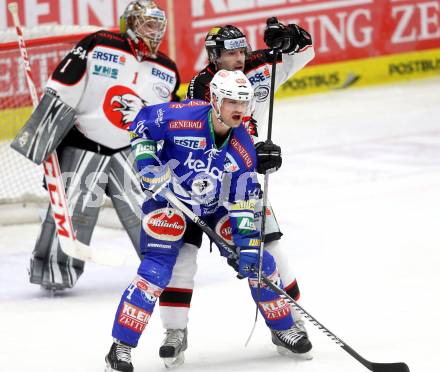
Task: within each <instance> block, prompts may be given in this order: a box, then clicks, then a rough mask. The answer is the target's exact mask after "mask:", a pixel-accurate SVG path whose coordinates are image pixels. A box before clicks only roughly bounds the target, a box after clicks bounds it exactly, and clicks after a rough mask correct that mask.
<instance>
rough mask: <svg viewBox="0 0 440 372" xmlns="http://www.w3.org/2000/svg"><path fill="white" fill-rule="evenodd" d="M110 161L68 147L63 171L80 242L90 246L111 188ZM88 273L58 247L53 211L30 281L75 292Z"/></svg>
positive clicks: (63, 153) (62, 157)
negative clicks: (78, 283)
mask: <svg viewBox="0 0 440 372" xmlns="http://www.w3.org/2000/svg"><path fill="white" fill-rule="evenodd" d="M109 160H110V158H109V157H108V156H103V155H99V154H96V153H93V152H90V151H85V150H80V149H77V148H73V147H69V146H67V147H65V148H64V149H63V150H62V151H61V152H60V168H61V172H62V174H63V178H64V179H65V184H66V194H67V198H68V201H69V205H70V206H71V208H70V209H71V210H73V213H72V223H73V227H74V230H75V231H76V234H77V235H76V236H77V239H78V240H79V241H80V242H82V243H84V244H89V243H90V240H91V237H92V233H93V230H94V227H95V225H96V221H97V219H98V213H99V207H100V206H101V205H102V198H103V194H104V189H105V187H106V184H107V177H106V172H107V169H108V165H109ZM83 270H84V262H83V261H80V260H76V259H72V258H71V257H69V256H67V255H65V254H64V253H63V251H62V250H61V247H60V246H59V243H58V238H57V235H56V230H55V223H54V220H53V217H52V212H51V209H50V207H49V209H48V213H47V215H46V219H45V221H44V223H43V225H42V227H41V233H40V235H39V237H38V240H37V243H36V246H35V249H34V252H33V254H32V258H31V267H30V281H31V283H36V284H41V285H43V286H44V287H46V288H54V289H63V288H72V287H73V286H74V285H75V283H76V281H77V280H78V278H79V276H80V275H81V274H82V272H83Z"/></svg>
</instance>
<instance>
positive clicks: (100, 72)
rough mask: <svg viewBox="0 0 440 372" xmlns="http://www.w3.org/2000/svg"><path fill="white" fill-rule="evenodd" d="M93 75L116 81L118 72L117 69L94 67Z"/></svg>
mask: <svg viewBox="0 0 440 372" xmlns="http://www.w3.org/2000/svg"><path fill="white" fill-rule="evenodd" d="M93 75H97V76H104V77H108V78H112V79H117V78H118V75H119V70H118V69H117V68H112V67H107V66H101V65H95V66H94V70H93Z"/></svg>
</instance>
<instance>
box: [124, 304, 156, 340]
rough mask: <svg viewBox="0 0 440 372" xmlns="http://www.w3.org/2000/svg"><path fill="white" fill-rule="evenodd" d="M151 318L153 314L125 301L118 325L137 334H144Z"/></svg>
mask: <svg viewBox="0 0 440 372" xmlns="http://www.w3.org/2000/svg"><path fill="white" fill-rule="evenodd" d="M150 316H151V313H149V312H147V311H145V310H144V309H142V308H140V307H137V306H134V305H132V304H130V303H129V302H125V301H124V303H123V304H122V308H121V309H120V310H119V314H118V323H119V324H120V325H121V326H122V327H124V328H128V329H131V330H132V331H134V332H136V333H142V331H143V330H144V329H145V327H146V325H147V323H148V320H149V319H150Z"/></svg>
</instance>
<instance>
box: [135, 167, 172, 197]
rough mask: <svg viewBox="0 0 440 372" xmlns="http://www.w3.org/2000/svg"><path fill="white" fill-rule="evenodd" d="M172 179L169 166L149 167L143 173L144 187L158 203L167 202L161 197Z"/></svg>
mask: <svg viewBox="0 0 440 372" xmlns="http://www.w3.org/2000/svg"><path fill="white" fill-rule="evenodd" d="M170 179H171V171H170V168H169V167H167V166H153V165H150V166H147V167H145V168H144V169H143V170H142V171H141V181H142V187H143V188H144V189H145V190H148V191H150V192H152V193H153V198H154V200H156V201H160V202H162V201H166V199H165V198H164V197H162V196H161V195H160V193H161V191H162V190H163V189H164V188H166V187H167V185H168V183H169V182H170Z"/></svg>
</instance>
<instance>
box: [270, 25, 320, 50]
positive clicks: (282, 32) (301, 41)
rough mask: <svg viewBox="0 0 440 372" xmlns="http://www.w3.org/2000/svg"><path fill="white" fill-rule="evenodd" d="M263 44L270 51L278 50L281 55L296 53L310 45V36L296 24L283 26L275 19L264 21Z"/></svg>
mask: <svg viewBox="0 0 440 372" xmlns="http://www.w3.org/2000/svg"><path fill="white" fill-rule="evenodd" d="M264 42H265V43H266V45H267V46H268V47H269V48H270V49H278V50H280V51H281V52H283V53H297V52H299V51H300V50H302V49H303V48H305V47H306V46H308V45H312V37H311V36H310V34H309V33H308V32H307V31H306V30H304V29H302V28H301V27H299V26H298V25H296V24H290V25H287V26H285V25H284V24H282V23H280V22H278V19H277V18H276V17H272V18H269V19H268V20H267V21H266V30H265V31H264Z"/></svg>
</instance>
